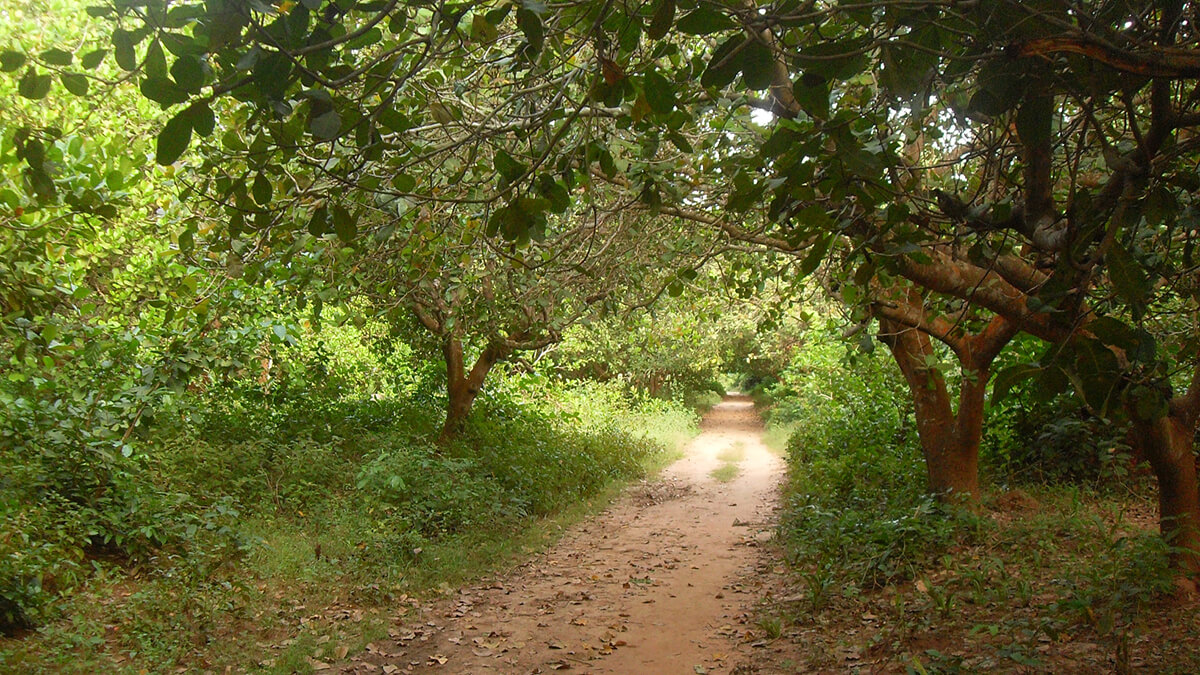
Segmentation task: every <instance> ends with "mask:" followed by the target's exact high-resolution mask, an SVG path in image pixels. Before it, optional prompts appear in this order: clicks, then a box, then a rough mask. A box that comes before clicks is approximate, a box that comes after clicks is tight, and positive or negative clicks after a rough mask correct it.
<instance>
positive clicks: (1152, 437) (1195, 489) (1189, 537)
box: [1132, 401, 1200, 593]
mask: <svg viewBox="0 0 1200 675" xmlns="http://www.w3.org/2000/svg"><path fill="white" fill-rule="evenodd" d="M1172 403H1173V404H1174V403H1175V402H1174V401H1173V402H1172ZM1171 407H1172V410H1171V412H1170V413H1169V414H1167V415H1164V416H1163V417H1160V418H1158V419H1156V420H1152V421H1145V420H1139V419H1137V417H1136V415H1134V416H1132V417H1133V418H1134V427H1135V429H1136V430H1137V432H1138V435H1139V437H1140V439H1139V440H1140V446H1141V450H1142V452H1143V453H1145V456H1146V459H1147V460H1148V461H1149V462H1150V468H1151V470H1153V471H1154V476H1155V478H1156V479H1158V522H1159V531H1160V532H1162V536H1163V538H1164V539H1166V540H1167V542H1169V543H1170V544H1171V547H1172V553H1171V566H1172V567H1173V568H1174V569H1175V571H1176V572H1177V573H1178V574H1179V583H1178V587H1179V590H1181V591H1184V592H1187V593H1194V592H1195V591H1196V589H1197V582H1198V581H1200V482H1198V481H1197V476H1196V460H1195V456H1194V455H1193V454H1192V449H1193V445H1194V439H1195V434H1196V420H1195V417H1194V416H1193V415H1189V414H1187V413H1186V412H1185V411H1183V410H1180V409H1179V406H1177V405H1172V406H1171Z"/></svg>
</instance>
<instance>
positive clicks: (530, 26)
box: [517, 7, 546, 55]
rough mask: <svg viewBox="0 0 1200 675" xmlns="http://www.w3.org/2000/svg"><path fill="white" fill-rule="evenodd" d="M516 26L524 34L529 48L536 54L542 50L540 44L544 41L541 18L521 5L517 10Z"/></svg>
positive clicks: (544, 34) (544, 35)
mask: <svg viewBox="0 0 1200 675" xmlns="http://www.w3.org/2000/svg"><path fill="white" fill-rule="evenodd" d="M517 27H518V28H520V29H521V32H522V33H524V34H525V40H526V42H528V43H529V47H530V49H532V50H533V53H534V54H535V55H536V54H538V53H539V52H541V51H542V46H543V45H544V44H545V42H546V33H545V28H544V27H543V26H542V18H541V17H540V16H538V15H537V14H535V13H533V12H532V11H530V10H528V9H525V8H524V7H522V8H521V9H518V10H517Z"/></svg>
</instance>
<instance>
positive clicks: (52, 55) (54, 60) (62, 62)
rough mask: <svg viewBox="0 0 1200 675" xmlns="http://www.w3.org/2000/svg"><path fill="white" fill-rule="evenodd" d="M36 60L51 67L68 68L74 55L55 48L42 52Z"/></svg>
mask: <svg viewBox="0 0 1200 675" xmlns="http://www.w3.org/2000/svg"><path fill="white" fill-rule="evenodd" d="M38 58H40V59H41V60H42V61H44V62H46V63H48V64H50V65H52V66H69V65H71V62H72V61H74V60H75V55H74V54H72V53H71V52H68V51H66V50H63V49H59V48H57V47H55V48H54V49H47V50H46V51H44V52H42V53H41V54H39V55H38Z"/></svg>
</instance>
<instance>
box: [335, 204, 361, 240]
mask: <svg viewBox="0 0 1200 675" xmlns="http://www.w3.org/2000/svg"><path fill="white" fill-rule="evenodd" d="M333 231H334V232H335V233H337V236H338V239H341V240H342V241H344V242H351V241H354V237H355V236H357V235H358V225H357V224H356V223H355V222H354V216H352V215H350V212H349V211H347V210H346V207H344V206H342V205H341V204H338V205H336V206H334V207H333Z"/></svg>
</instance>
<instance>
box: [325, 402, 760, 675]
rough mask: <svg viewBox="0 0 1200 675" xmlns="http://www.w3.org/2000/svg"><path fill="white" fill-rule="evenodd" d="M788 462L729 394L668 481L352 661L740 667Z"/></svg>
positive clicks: (414, 668)
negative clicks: (756, 580)
mask: <svg viewBox="0 0 1200 675" xmlns="http://www.w3.org/2000/svg"><path fill="white" fill-rule="evenodd" d="M732 465H736V467H737V469H736V475H735V476H734V477H732V478H731V479H730V478H729V475H730V474H733V473H734V472H735V470H734V469H731V468H729V467H730V466H732ZM721 467H725V468H724V469H721ZM718 469H721V471H718V472H717V475H718V476H722V477H724V478H726V479H727V480H726V481H725V482H722V481H720V480H718V479H717V478H715V477H714V476H713V475H712V474H713V472H714V470H718ZM782 473H783V462H782V461H781V460H780V459H779V458H777V457H776V456H775V455H773V454H771V453H770V452H769V451H768V450H767V448H766V447H765V446H764V445H763V444H762V439H761V421H760V420H759V418H758V416H757V415H756V414H755V412H754V409H753V407H752V404H751V402H750V400H749V399H748V398H745V397H737V396H731V397H728V398H727V399H726V400H725V401H724V402H723V403H721V404H720V405H718V406H716V407H715V408H713V410H712V411H711V412H710V413H709V414H708V415H707V416H706V417H705V419H704V422H703V424H702V433H701V434H700V435H699V436H697V437H696V439H695V440H694V441H693V442H692V443H691V444H690V445H689V446H688V448H687V453H686V456H685V457H684V458H683V459H681V460H679V461H678V462H676V463H675V464H673V465H672V466H671V467H669V468H668V469H667V470H666V471H665V473H664V475H663V477H662V479H661V480H657V481H654V482H650V483H646V484H644V485H641V486H637V487H635V488H634V489H632V490H630V491H629V492H628V493H627V494H626V495H624V496H623V497H622V498H620V499H619V500H618V501H617V502H616V503H614V504H613V506H611V507H610V508H609V509H608V510H606V511H605V512H604V513H602V514H601V515H599V516H598V517H596V518H593V519H590V520H588V521H586V522H583V523H580V524H579V525H577V526H576V527H574V528H573V529H572V530H571V531H570V532H568V533H567V534H566V535H565V536H564V537H563V538H562V539H561V540H560V541H559V542H558V543H557V544H556V545H554V546H553V547H552V548H551V549H550V550H548V551H547V552H545V553H544V554H542V555H540V556H538V557H536V558H535V559H534V560H532V561H530V562H529V563H526V564H525V565H523V566H521V567H520V568H518V569H516V570H514V571H513V572H512V573H510V574H509V575H507V576H506V577H503V578H500V579H498V580H495V581H491V582H487V583H484V584H481V585H479V586H477V587H474V588H465V589H462V590H460V591H458V592H457V593H456V594H454V595H452V596H451V597H449V598H448V599H447V600H446V601H445V602H444V603H442V604H441V605H438V606H436V607H432V608H430V609H428V610H427V611H426V615H425V616H423V617H421V621H420V622H413V621H412V620H411V619H409V620H407V621H406V622H405V624H404V625H401V626H399V627H398V628H397V629H396V630H394V631H393V632H392V639H390V640H387V641H385V643H381V644H373V645H372V646H371V647H369V648H368V652H367V653H366V654H364V655H363V656H362V657H360V658H359V659H358V660H357V661H356V662H352V663H348V664H346V666H345V668H344V672H375V673H378V672H385V673H396V672H426V671H428V672H435V671H436V672H445V673H538V672H551V671H555V670H568V671H570V672H575V673H595V674H600V673H620V674H622V675H631V674H636V673H647V674H649V673H653V674H655V675H671V674H674V673H681V674H688V675H694V674H695V673H724V672H731V670H732V669H733V668H734V666H735V665H736V664H737V663H738V660H739V659H738V652H739V650H745V649H747V647H746V646H745V644H744V643H745V640H744V639H743V636H744V635H745V634H746V631H747V629H748V628H750V626H749V625H748V611H749V608H750V606H751V605H752V604H753V602H754V600H755V597H754V596H753V594H751V593H748V592H744V591H745V590H746V587H747V584H749V583H750V580H751V577H752V575H753V574H754V571H755V570H754V566H755V562H756V551H757V549H756V545H757V544H758V543H759V542H761V541H763V540H765V539H767V538H769V537H770V530H769V529H767V527H766V526H765V525H764V524H763V521H764V519H765V518H766V517H767V516H768V514H769V512H770V508H771V501H772V499H774V497H775V492H776V491H775V487H776V484H777V482H778V481H779V479H780V477H781V476H782Z"/></svg>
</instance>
